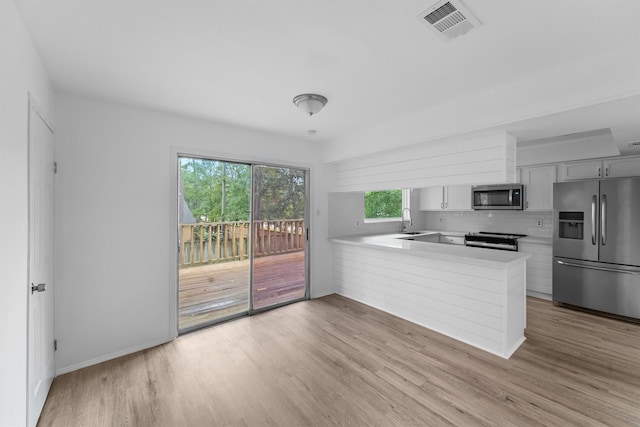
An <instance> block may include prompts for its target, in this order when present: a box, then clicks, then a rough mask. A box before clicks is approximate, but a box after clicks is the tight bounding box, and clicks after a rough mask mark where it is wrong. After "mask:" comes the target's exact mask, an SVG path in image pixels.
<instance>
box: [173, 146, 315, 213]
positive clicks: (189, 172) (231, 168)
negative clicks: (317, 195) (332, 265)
mask: <svg viewBox="0 0 640 427" xmlns="http://www.w3.org/2000/svg"><path fill="white" fill-rule="evenodd" d="M255 169H256V179H255V183H254V186H255V188H254V191H255V192H256V194H258V195H260V197H258V198H257V200H256V203H255V212H254V219H256V220H276V219H297V218H304V211H305V181H304V180H305V173H304V171H301V170H297V169H289V168H276V167H266V166H257V167H256V168H255ZM180 172H181V178H182V187H183V192H184V199H185V202H186V203H187V206H189V209H190V210H191V213H192V214H193V216H194V218H195V219H196V221H197V222H224V221H248V220H249V211H250V210H251V206H250V200H251V166H249V165H246V164H239V163H229V162H219V161H214V160H205V159H192V158H186V157H183V158H181V159H180Z"/></svg>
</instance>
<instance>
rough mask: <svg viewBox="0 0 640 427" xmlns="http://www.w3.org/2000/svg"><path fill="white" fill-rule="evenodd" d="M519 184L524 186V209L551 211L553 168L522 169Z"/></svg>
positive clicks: (553, 180) (554, 173)
mask: <svg viewBox="0 0 640 427" xmlns="http://www.w3.org/2000/svg"><path fill="white" fill-rule="evenodd" d="M520 182H521V183H522V184H524V195H525V209H528V210H546V211H548V210H551V209H553V183H554V182H556V167H555V166H537V167H530V168H522V169H521V170H520Z"/></svg>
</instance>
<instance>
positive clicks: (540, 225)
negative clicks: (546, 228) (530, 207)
mask: <svg viewBox="0 0 640 427" xmlns="http://www.w3.org/2000/svg"><path fill="white" fill-rule="evenodd" d="M536 227H542V220H541V219H536Z"/></svg>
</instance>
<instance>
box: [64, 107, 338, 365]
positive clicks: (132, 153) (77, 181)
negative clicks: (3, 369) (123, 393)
mask: <svg viewBox="0 0 640 427" xmlns="http://www.w3.org/2000/svg"><path fill="white" fill-rule="evenodd" d="M57 98H58V103H57V105H56V111H57V113H58V116H57V117H58V128H59V131H58V146H57V161H58V165H59V169H58V176H57V183H56V185H57V192H56V197H57V199H56V251H57V253H58V259H57V264H56V281H57V286H58V293H57V302H56V312H57V324H56V331H57V337H58V344H59V346H58V353H57V358H56V369H57V372H58V373H62V372H67V371H70V370H74V369H77V368H80V367H83V366H87V365H90V364H93V363H97V362H100V361H102V360H106V359H109V358H113V357H116V356H119V355H122V354H126V353H130V352H132V351H136V350H138V349H141V348H144V347H148V346H152V345H154V344H158V343H161V342H165V341H168V340H170V339H171V338H173V337H174V336H175V333H176V329H177V326H176V313H175V311H176V308H175V307H176V293H177V288H176V266H175V260H176V245H177V242H176V237H175V236H176V232H175V227H176V213H175V212H176V206H175V194H176V176H177V166H176V155H177V153H178V152H181V153H188V154H193V155H198V154H200V155H206V156H212V157H217V158H223V159H229V160H243V161H258V162H260V161H262V162H275V163H278V164H288V165H292V166H301V167H309V168H311V185H312V189H311V192H312V197H314V196H315V198H312V201H311V211H312V215H311V222H312V224H311V238H312V246H311V248H310V250H311V269H312V275H311V286H312V295H313V296H319V295H323V294H326V293H330V292H332V284H331V281H330V275H328V273H329V272H330V270H327V269H326V268H325V266H326V265H327V263H328V262H330V259H331V255H330V254H329V253H328V250H327V248H326V245H327V243H326V240H327V231H326V229H327V226H326V210H327V209H326V195H325V194H323V193H326V189H325V188H324V182H326V181H327V180H326V179H324V176H323V173H324V172H323V171H324V170H325V169H324V168H323V167H318V165H317V164H316V161H317V159H318V158H319V149H318V147H317V146H316V145H314V144H313V143H309V142H303V141H296V140H291V139H285V138H282V137H278V136H273V135H267V134H264V133H259V132H254V131H249V130H242V129H238V128H233V127H228V126H223V125H219V124H215V123H211V122H206V121H200V120H194V119H189V118H184V117H179V116H175V115H169V114H164V113H159V112H153V111H149V110H143V109H138V108H133V107H127V106H122V105H116V104H111V103H105V102H99V101H94V100H90V99H86V98H79V97H75V96H71V95H59V96H58V97H57ZM327 260H328V261H327Z"/></svg>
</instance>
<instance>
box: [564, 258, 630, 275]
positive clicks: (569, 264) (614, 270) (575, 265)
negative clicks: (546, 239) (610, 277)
mask: <svg viewBox="0 0 640 427" xmlns="http://www.w3.org/2000/svg"><path fill="white" fill-rule="evenodd" d="M556 262H557V263H558V264H561V265H566V266H567V267H578V268H588V269H589V270H600V271H609V272H611V273H623V274H633V275H635V274H638V272H637V271H629V270H620V269H618V268H608V267H596V266H593V265H584V264H574V263H572V262H566V261H560V260H559V259H557V260H556Z"/></svg>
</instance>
